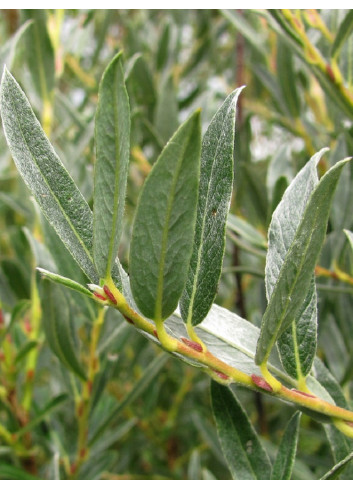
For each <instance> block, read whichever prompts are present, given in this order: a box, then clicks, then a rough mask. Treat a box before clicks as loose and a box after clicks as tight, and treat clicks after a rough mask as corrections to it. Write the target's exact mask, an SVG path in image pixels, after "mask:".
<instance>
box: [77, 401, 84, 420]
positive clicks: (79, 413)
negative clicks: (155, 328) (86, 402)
mask: <svg viewBox="0 0 353 489" xmlns="http://www.w3.org/2000/svg"><path fill="white" fill-rule="evenodd" d="M82 415H83V402H80V404H79V405H78V406H77V416H78V417H79V418H81V416H82Z"/></svg>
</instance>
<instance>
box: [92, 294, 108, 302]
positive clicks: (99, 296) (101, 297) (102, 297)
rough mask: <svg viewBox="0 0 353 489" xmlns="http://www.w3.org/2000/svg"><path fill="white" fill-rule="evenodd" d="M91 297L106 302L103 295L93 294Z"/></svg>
mask: <svg viewBox="0 0 353 489" xmlns="http://www.w3.org/2000/svg"><path fill="white" fill-rule="evenodd" d="M93 295H94V296H95V297H97V298H98V299H100V300H101V301H106V300H107V298H106V297H104V296H103V295H100V294H98V292H93Z"/></svg>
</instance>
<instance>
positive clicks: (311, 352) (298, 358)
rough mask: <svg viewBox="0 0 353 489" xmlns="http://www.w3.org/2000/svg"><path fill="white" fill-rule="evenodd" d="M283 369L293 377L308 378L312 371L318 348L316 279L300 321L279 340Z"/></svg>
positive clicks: (307, 297)
mask: <svg viewBox="0 0 353 489" xmlns="http://www.w3.org/2000/svg"><path fill="white" fill-rule="evenodd" d="M277 345H278V351H279V354H280V357H281V361H282V364H283V367H284V368H285V370H286V372H288V373H289V375H290V376H291V377H294V378H296V379H299V378H300V377H306V376H307V375H308V373H309V372H310V370H311V367H312V364H313V361H314V358H315V354H316V348H317V293H316V287H315V280H314V277H313V278H312V282H311V284H310V286H309V293H308V294H307V296H306V297H305V299H304V301H303V305H302V307H301V309H300V311H299V313H298V319H297V320H294V321H293V322H292V325H291V326H290V327H289V328H288V329H286V330H285V331H284V332H283V333H282V334H281V336H280V337H279V338H278V342H277Z"/></svg>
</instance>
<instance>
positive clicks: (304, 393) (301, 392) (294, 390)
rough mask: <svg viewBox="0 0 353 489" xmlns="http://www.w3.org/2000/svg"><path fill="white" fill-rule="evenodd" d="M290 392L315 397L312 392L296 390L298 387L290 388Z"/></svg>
mask: <svg viewBox="0 0 353 489" xmlns="http://www.w3.org/2000/svg"><path fill="white" fill-rule="evenodd" d="M292 392H296V393H297V394H301V395H302V396H306V397H313V398H315V397H316V396H313V395H312V394H308V393H307V392H303V391H298V389H292Z"/></svg>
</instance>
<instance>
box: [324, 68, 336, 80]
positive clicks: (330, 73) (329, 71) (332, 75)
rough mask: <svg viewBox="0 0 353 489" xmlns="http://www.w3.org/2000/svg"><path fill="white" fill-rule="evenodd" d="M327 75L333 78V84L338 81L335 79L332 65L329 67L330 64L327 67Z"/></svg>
mask: <svg viewBox="0 0 353 489" xmlns="http://www.w3.org/2000/svg"><path fill="white" fill-rule="evenodd" d="M326 73H327V74H328V76H329V77H330V78H331V80H332V81H333V82H335V81H336V77H335V74H334V72H333V69H332V67H331V65H329V64H327V65H326Z"/></svg>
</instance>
